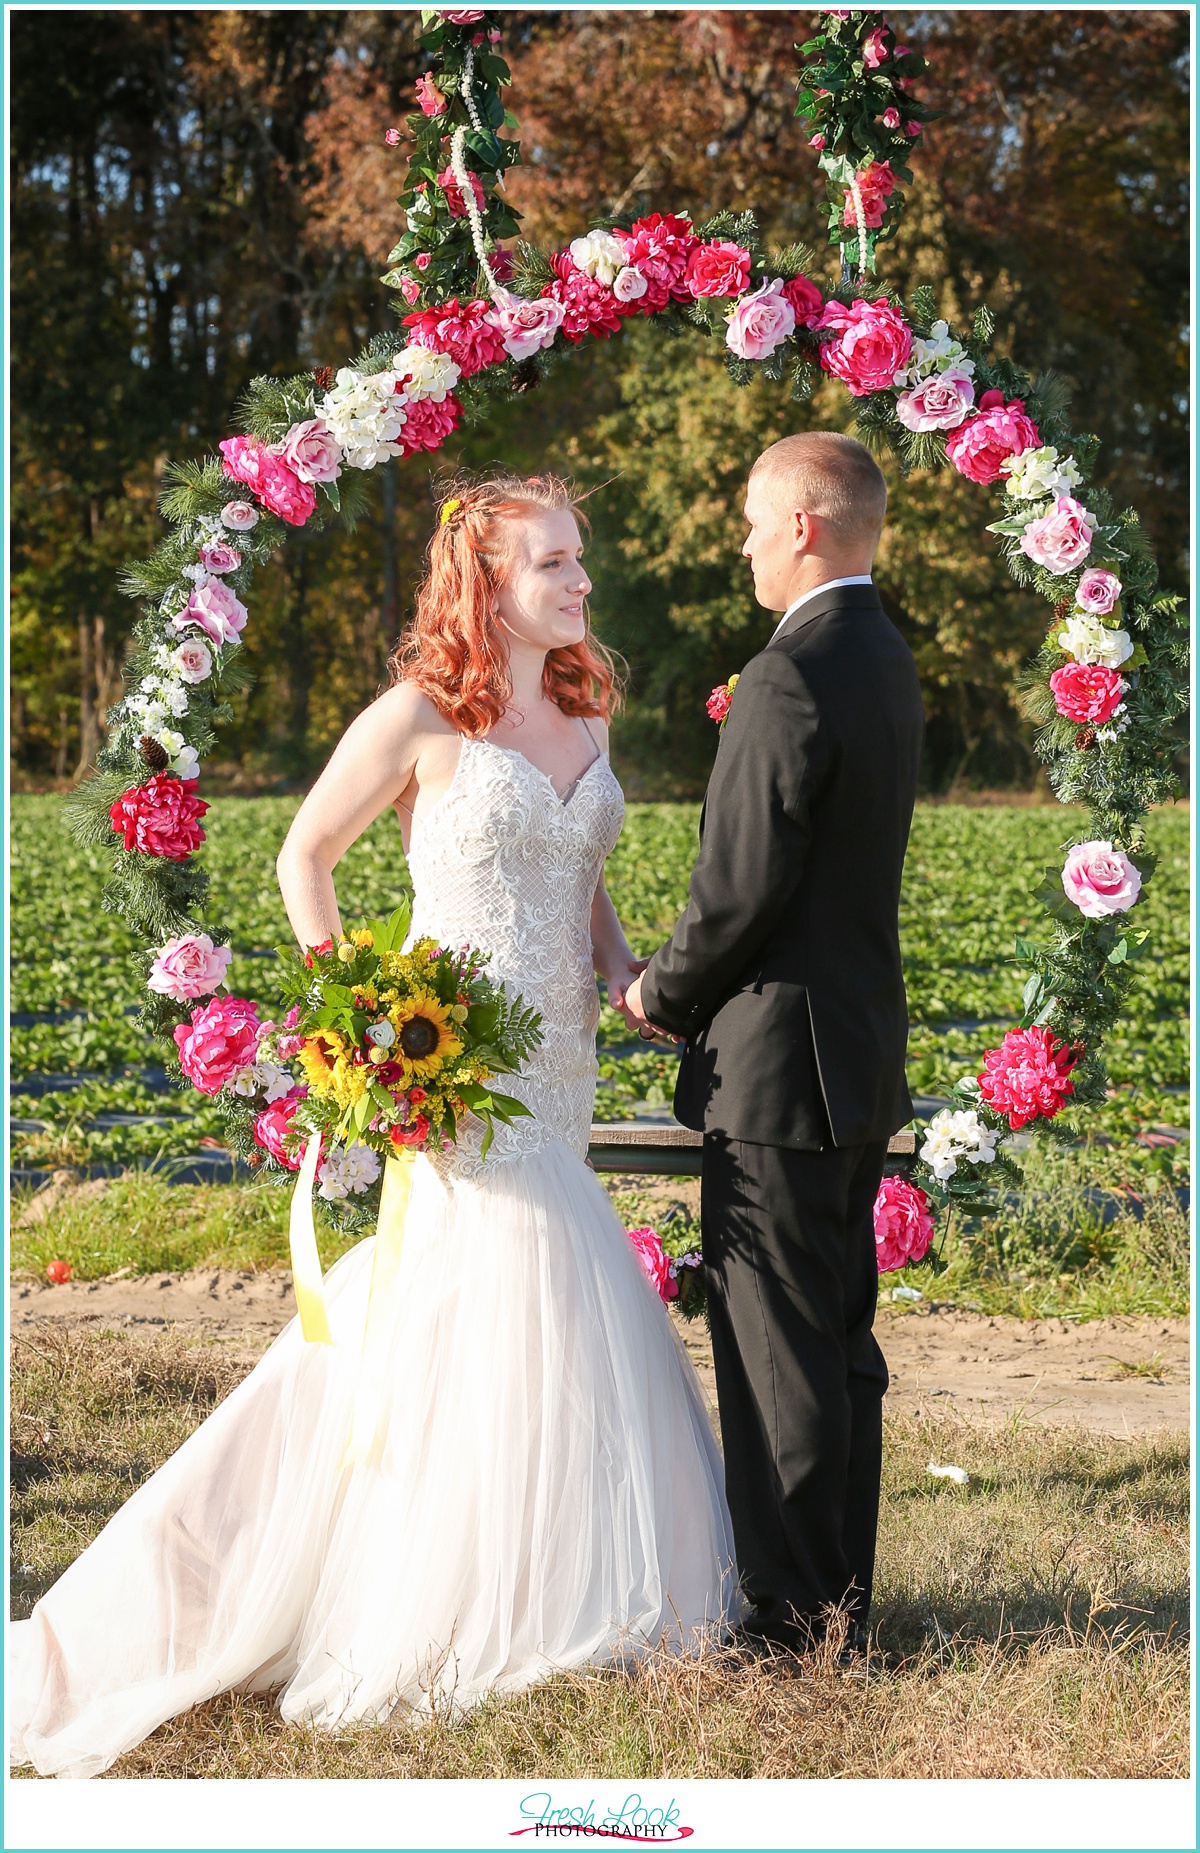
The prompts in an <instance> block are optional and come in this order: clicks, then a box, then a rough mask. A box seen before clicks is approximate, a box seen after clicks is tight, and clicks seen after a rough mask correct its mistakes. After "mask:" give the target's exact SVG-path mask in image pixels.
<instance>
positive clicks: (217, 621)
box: [171, 579, 250, 649]
mask: <svg viewBox="0 0 1200 1853" xmlns="http://www.w3.org/2000/svg"><path fill="white" fill-rule="evenodd" d="M249 615H250V614H249V612H248V611H247V610H246V607H245V606H244V605H243V603H242V601H241V599H240V598H238V596H237V594H236V593H235V592H231V591H230V589H229V587H228V586H227V585H223V584H222V582H221V581H220V580H219V579H210V580H209V582H208V584H207V585H202V586H197V587H196V589H195V591H194V592H193V593H192V596H191V597H190V598H189V599H188V602H187V604H186V605H185V606H184V608H183V610H182V611H180V612H177V613H176V615H175V617H173V618H172V619H171V622H172V624H173V625H174V626H175V629H176V630H177V631H181V630H183V629H184V628H185V627H186V626H187V625H189V624H198V625H199V626H200V629H201V630H202V631H203V632H204V633H205V635H206V636H208V637H211V638H212V640H213V642H214V643H215V644H216V645H217V647H218V649H219V648H220V647H221V645H222V644H226V643H232V642H233V640H234V638H235V637H236V636H237V635H238V634H239V632H241V631H243V630H244V629H245V628H246V619H247V618H248V617H249Z"/></svg>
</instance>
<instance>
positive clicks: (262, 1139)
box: [254, 1087, 325, 1171]
mask: <svg viewBox="0 0 1200 1853" xmlns="http://www.w3.org/2000/svg"><path fill="white" fill-rule="evenodd" d="M307 1094H308V1089H307V1088H306V1087H294V1088H293V1089H292V1091H291V1093H290V1094H285V1095H284V1096H283V1099H282V1100H273V1101H272V1102H271V1104H270V1105H269V1106H266V1107H264V1108H263V1110H262V1112H261V1113H260V1114H259V1115H258V1116H257V1118H256V1119H255V1121H254V1143H255V1144H256V1145H261V1146H262V1148H263V1151H264V1152H270V1154H271V1156H272V1158H277V1159H278V1160H279V1162H280V1164H281V1165H286V1166H287V1168H288V1170H289V1171H298V1170H299V1169H300V1166H301V1165H302V1164H303V1163H304V1147H305V1146H306V1145H307V1144H308V1139H309V1136H310V1135H309V1134H307V1133H305V1132H304V1131H303V1128H300V1127H297V1128H296V1129H295V1131H293V1128H292V1121H293V1119H294V1118H295V1116H296V1108H297V1107H298V1106H299V1104H300V1102H301V1101H302V1100H303V1099H304V1098H305V1097H306V1095H307ZM298 1135H300V1136H299V1137H298ZM324 1149H325V1141H324V1139H322V1141H321V1152H322V1153H323V1152H324ZM317 1162H318V1163H320V1156H318V1160H317Z"/></svg>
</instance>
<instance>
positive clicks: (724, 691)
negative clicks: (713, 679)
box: [704, 682, 733, 725]
mask: <svg viewBox="0 0 1200 1853" xmlns="http://www.w3.org/2000/svg"><path fill="white" fill-rule="evenodd" d="M732 700H733V690H732V689H731V688H730V686H729V684H728V682H722V683H720V685H719V686H718V687H717V688H715V689H714V690H713V692H712V694H711V695H710V696H709V698H708V700H707V701H706V702H705V704H704V706H705V708H706V710H707V712H708V717H709V719H710V720H712V721H716V722H717V723H718V725H719V724H720V723H721V722H722V721H723V720H724V719H725V716H726V715H727V714H728V713H729V705H730V703H731V702H732Z"/></svg>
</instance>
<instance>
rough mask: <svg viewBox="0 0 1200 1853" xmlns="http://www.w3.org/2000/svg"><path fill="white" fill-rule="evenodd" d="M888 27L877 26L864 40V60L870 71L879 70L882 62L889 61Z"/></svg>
mask: <svg viewBox="0 0 1200 1853" xmlns="http://www.w3.org/2000/svg"><path fill="white" fill-rule="evenodd" d="M887 57H888V48H887V28H886V27H885V26H876V28H875V30H874V32H869V33H868V34H867V36H866V38H865V39H864V40H863V42H862V61H863V63H864V64H865V65H866V67H867V69H868V71H877V70H878V69H879V67H880V65H881V64H886V63H887Z"/></svg>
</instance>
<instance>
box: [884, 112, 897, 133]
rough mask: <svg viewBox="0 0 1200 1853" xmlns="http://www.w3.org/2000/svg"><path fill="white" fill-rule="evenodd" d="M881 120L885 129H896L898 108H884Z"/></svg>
mask: <svg viewBox="0 0 1200 1853" xmlns="http://www.w3.org/2000/svg"><path fill="white" fill-rule="evenodd" d="M881 120H882V122H883V126H884V128H885V129H898V128H899V127H900V111H899V110H898V109H885V110H884V112H883V116H882V119H881Z"/></svg>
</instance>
